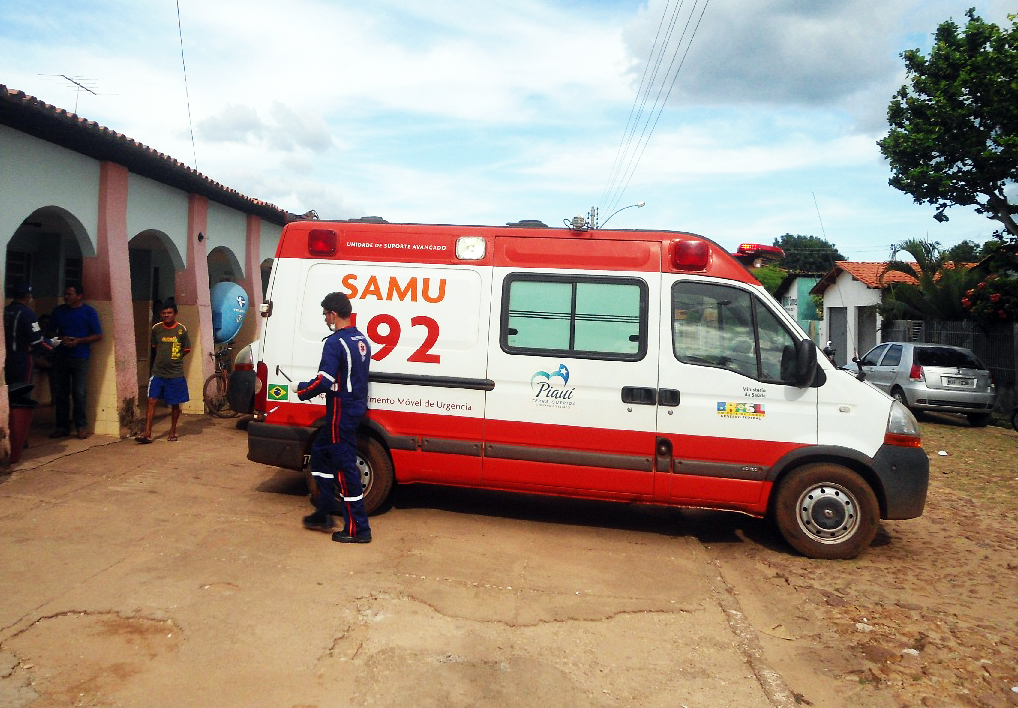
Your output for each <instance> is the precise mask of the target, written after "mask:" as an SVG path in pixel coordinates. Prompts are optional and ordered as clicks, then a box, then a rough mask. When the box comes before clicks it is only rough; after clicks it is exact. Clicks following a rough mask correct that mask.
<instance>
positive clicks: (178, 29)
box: [177, 0, 198, 172]
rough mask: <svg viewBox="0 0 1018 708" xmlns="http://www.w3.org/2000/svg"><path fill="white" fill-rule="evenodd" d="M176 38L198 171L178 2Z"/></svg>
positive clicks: (188, 121)
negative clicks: (178, 44) (178, 38)
mask: <svg viewBox="0 0 1018 708" xmlns="http://www.w3.org/2000/svg"><path fill="white" fill-rule="evenodd" d="M177 36H178V37H180V66H181V67H182V68H183V70H184V97H185V98H186V99H187V127H188V130H190V131H191V153H192V155H193V156H194V171H195V172H197V171H198V150H197V148H196V147H195V145H194V125H193V123H192V122H191V94H190V92H189V91H188V90H187V63H186V62H185V61H184V30H183V29H182V27H181V24H180V0H177Z"/></svg>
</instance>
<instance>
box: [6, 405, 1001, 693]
mask: <svg viewBox="0 0 1018 708" xmlns="http://www.w3.org/2000/svg"><path fill="white" fill-rule="evenodd" d="M182 433H183V437H182V438H181V441H180V442H178V443H169V442H167V441H166V440H165V438H161V439H158V440H157V441H156V443H155V444H153V445H149V446H144V447H142V446H137V445H135V444H134V443H133V442H130V441H116V440H112V439H108V440H101V439H99V440H95V439H93V440H91V441H89V444H88V445H80V444H79V443H78V442H77V441H73V442H66V443H64V444H63V446H62V447H58V448H46V447H45V445H40V446H37V447H33V448H30V452H31V454H28V453H26V457H25V459H24V460H23V463H22V465H21V466H20V469H16V470H15V471H14V472H13V473H12V474H11V475H10V476H9V477H7V478H6V479H4V480H3V481H2V483H0V538H3V539H4V543H3V544H2V546H0V554H2V567H3V568H4V569H5V572H4V573H3V576H2V579H0V596H2V597H3V598H4V602H3V603H0V705H5V706H50V705H53V706H63V705H68V706H69V705H83V706H205V705H217V706H293V707H298V706H299V707H310V706H322V707H324V706H343V705H359V706H397V705H399V706H404V705H419V706H450V705H453V706H467V705H470V706H476V705H480V706H530V705H542V706H549V705H550V706H559V705H561V706H618V705H631V706H690V707H692V706H740V707H746V706H761V707H763V708H766V707H768V706H773V705H776V706H781V707H782V708H784V706H791V705H809V704H812V705H817V706H834V707H837V706H860V705H865V706H877V707H879V706H897V705H909V704H908V703H903V702H902V698H901V696H902V695H904V694H901V693H900V692H897V691H896V690H895V689H894V688H893V686H892V685H891V684H890V683H888V682H887V681H884V682H881V681H880V680H873V679H872V678H870V676H871V674H869V673H866V672H867V671H868V670H870V669H872V667H873V666H877V664H876V663H874V661H873V660H874V659H880V656H878V655H875V654H873V655H867V654H866V652H865V650H864V648H861V645H860V644H859V643H858V642H848V641H844V640H843V639H842V635H841V634H840V633H839V628H840V627H841V625H839V624H837V623H836V622H835V621H834V620H833V619H832V616H831V615H830V614H829V611H830V612H833V611H834V610H835V609H838V608H835V607H833V606H832V605H831V604H829V602H828V600H829V598H830V597H835V596H837V592H838V587H839V586H838V584H837V583H834V584H833V587H825V586H824V585H826V582H827V578H828V577H830V576H831V575H833V574H837V573H839V572H843V570H844V569H845V568H846V567H847V564H836V563H826V564H824V563H820V564H818V563H817V562H815V561H807V560H806V559H803V558H800V557H798V556H796V555H794V554H793V553H792V552H791V551H790V550H789V549H788V548H787V547H786V546H785V545H784V544H783V543H782V542H781V541H780V540H779V539H778V537H777V535H776V534H775V533H774V532H773V531H771V530H770V528H769V527H768V526H767V525H766V524H765V523H763V522H760V521H757V520H754V519H750V518H747V517H742V516H738V515H733V514H723V513H713V512H698V511H678V510H668V509H654V508H643V507H628V506H623V505H609V504H600V503H586V502H572V501H563V500H549V499H538V498H528V497H519V496H513V495H502V494H481V493H474V492H467V491H459V490H442V489H437V488H428V487H421V488H410V489H408V490H400V492H399V493H398V495H397V497H396V499H395V504H394V506H393V508H392V509H390V510H389V511H387V512H386V513H384V514H382V515H380V516H377V517H375V519H374V520H373V529H374V533H375V541H374V542H373V543H372V544H370V545H368V546H355V547H350V546H345V545H341V544H334V543H332V542H331V540H330V539H329V537H328V536H327V535H324V534H320V533H314V532H308V531H305V530H303V529H301V528H300V525H299V519H300V517H301V516H302V515H303V514H305V513H307V511H308V510H309V507H308V506H307V502H306V500H305V497H303V496H302V494H301V492H302V481H301V480H300V479H299V478H298V477H295V476H294V475H292V474H290V473H287V472H282V471H278V470H273V469H270V468H266V467H263V466H259V465H254V464H252V463H249V462H247V461H246V460H245V459H244V452H245V443H244V434H243V433H242V432H240V431H237V430H235V429H234V428H233V426H232V422H231V421H213V420H210V419H205V418H198V417H188V418H186V420H185V421H184V423H183V426H182ZM76 446H77V447H76ZM905 523H907V522H899V524H896V525H894V526H892V527H891V530H890V532H889V534H888V533H885V534H884V535H883V536H882V538H883V539H884V540H883V541H882V542H883V543H884V544H885V545H884V546H883V547H882V548H876V549H874V550H873V551H872V552H871V553H868V554H866V556H864V559H877V560H878V561H879V559H880V558H883V557H886V554H887V549H889V548H894V547H895V546H900V547H899V549H898V553H903V552H908V550H909V546H908V543H909V541H908V539H907V538H906V539H905V540H904V541H902V542H901V544H899V542H898V540H897V537H896V534H897V533H899V531H898V529H899V528H903V529H907V528H908V527H905V526H904V524H905ZM905 533H906V535H907V533H910V532H908V531H906V532H905ZM870 562H871V560H863V561H862V562H861V563H862V565H860V564H859V563H854V562H853V563H854V565H853V566H851V567H852V568H858V567H863V568H868V567H871V566H867V565H865V564H866V563H870ZM882 563H883V562H882V561H879V562H877V563H876V564H875V565H873V566H872V567H873V568H874V570H875V571H876V570H879V571H881V572H882V571H883V570H884V568H883V567H882ZM839 568H840V569H841V571H839ZM853 572H854V571H853ZM813 577H816V578H822V579H823V581H824V582H822V583H813V582H812V581H811V580H810V579H811V578H813ZM852 587H853V588H855V587H856V586H855V585H853V586H852ZM824 593H828V595H825V594H824ZM842 594H843V595H845V597H842V598H841V602H842V603H843V604H842V605H840V608H841V609H844V608H845V607H849V606H851V605H850V603H851V602H852V601H853V600H854V599H855V596H854V595H851V594H846V593H842ZM830 602H833V603H835V604H837V602H838V601H837V600H830ZM852 607H854V606H852ZM878 629H879V628H878ZM887 651H889V652H890V651H892V650H891V649H887ZM892 653H893V652H892ZM871 654H872V652H871ZM905 658H907V659H909V660H910V659H911V658H912V657H911V656H910V655H905ZM1016 683H1018V682H1016ZM993 695H1004V694H1000V693H999V692H997V693H994V694H993ZM1004 698H1005V699H1007V696H1006V695H1004ZM945 705H947V704H945ZM976 705H979V704H976ZM990 705H992V704H990ZM1002 705H1011V704H1010V703H1004V704H1002Z"/></svg>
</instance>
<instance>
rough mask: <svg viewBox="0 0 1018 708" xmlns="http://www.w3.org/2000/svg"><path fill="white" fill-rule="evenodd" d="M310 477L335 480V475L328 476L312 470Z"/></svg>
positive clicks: (326, 473) (325, 473)
mask: <svg viewBox="0 0 1018 708" xmlns="http://www.w3.org/2000/svg"><path fill="white" fill-rule="evenodd" d="M311 476H312V477H324V478H325V479H336V475H334V474H329V473H328V472H315V471H314V470H311Z"/></svg>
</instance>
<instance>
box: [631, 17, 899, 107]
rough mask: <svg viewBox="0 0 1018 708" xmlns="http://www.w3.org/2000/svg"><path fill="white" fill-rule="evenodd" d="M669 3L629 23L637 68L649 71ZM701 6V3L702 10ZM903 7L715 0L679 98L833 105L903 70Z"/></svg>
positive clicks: (677, 94)
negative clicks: (894, 47) (898, 53)
mask: <svg viewBox="0 0 1018 708" xmlns="http://www.w3.org/2000/svg"><path fill="white" fill-rule="evenodd" d="M666 5H667V6H668V8H669V11H671V9H672V8H674V7H675V5H676V3H674V2H673V1H672V0H650V3H649V5H648V6H647V8H646V9H644V10H643V11H642V12H641V13H639V15H638V16H637V18H636V19H635V20H634V21H633V22H632V23H631V24H630V25H629V26H628V27H627V28H626V32H625V39H626V43H627V46H628V48H629V51H630V53H631V56H632V57H633V59H634V61H635V62H636V64H635V69H636V71H638V72H641V73H642V72H643V70H644V66H645V65H646V62H647V58H648V56H649V55H650V48H651V45H652V42H653V40H654V37H655V36H656V33H657V29H656V28H657V25H658V23H659V21H660V18H661V16H662V14H663V12H664V9H665V7H666ZM686 6H687V7H686V8H685V9H684V10H683V13H685V14H684V15H683V16H682V17H681V18H680V21H679V24H678V30H677V31H676V32H675V33H673V35H672V40H671V42H670V44H669V45H668V51H669V52H671V51H674V49H675V48H676V46H678V44H679V33H680V32H681V30H682V27H683V26H684V24H683V23H684V22H685V19H686V16H687V15H689V14H690V13H689V7H688V6H689V3H686ZM702 8H703V5H702V4H699V5H698V9H696V15H697V16H698V15H699V11H700V10H701V9H702ZM902 10H903V7H902V3H900V2H898V3H895V2H889V3H886V2H885V3H874V2H872V0H839V1H838V2H803V1H802V0H731V1H730V2H725V3H719V2H715V3H713V4H710V5H709V6H708V7H707V9H706V12H705V13H704V16H703V20H702V22H700V24H699V28H698V30H697V32H696V34H695V37H694V38H693V40H692V44H691V49H690V52H689V55H688V58H687V60H686V62H685V64H684V65H683V67H682V71H681V74H680V75H679V78H678V81H677V82H676V84H675V92H674V93H673V98H675V99H676V100H678V101H681V102H683V103H686V104H689V103H691V102H695V103H703V104H711V103H715V104H716V103H722V104H732V103H736V104H737V103H770V104H778V103H784V104H787V103H795V104H800V105H830V104H831V103H833V102H836V101H838V100H841V99H844V98H845V97H847V96H851V95H852V94H853V93H855V92H857V91H860V90H864V89H866V88H867V87H869V86H871V85H872V84H873V83H875V82H881V81H883V80H885V79H887V77H888V76H890V75H892V74H893V73H894V72H895V71H896V70H897V68H898V65H897V63H896V62H895V57H894V55H893V54H891V53H888V52H887V46H888V45H889V44H890V43H891V40H892V38H893V35H894V34H895V33H896V32H897V31H898V30H899V20H900V16H901V14H902ZM696 19H697V17H696V16H694V17H693V23H692V24H695V22H696ZM691 32H692V29H690V31H689V32H687V35H686V39H685V40H684V41H685V42H686V43H688V42H689V36H690V34H691ZM660 46H661V43H660V42H659V49H660ZM669 56H670V54H669ZM666 61H667V60H666ZM636 76H639V74H637V75H636ZM634 78H635V77H634Z"/></svg>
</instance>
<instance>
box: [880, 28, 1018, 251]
mask: <svg viewBox="0 0 1018 708" xmlns="http://www.w3.org/2000/svg"><path fill="white" fill-rule="evenodd" d="M966 15H967V16H968V23H967V24H966V26H965V29H964V31H962V30H961V29H960V28H959V27H958V25H957V24H955V23H954V22H953V21H952V20H947V21H946V22H943V23H942V24H941V25H940V26H939V27H938V28H937V32H936V35H935V44H934V46H933V48H932V49H931V51H930V55H929V56H928V57H926V56H923V54H922V53H921V52H920V51H919V50H918V49H913V50H909V51H906V52H904V53H903V54H902V55H901V56H902V58H903V59H904V60H905V67H906V70H907V76H908V83H906V84H905V85H904V86H902V87H901V88H900V89H899V90H898V92H897V93H896V94H895V96H894V99H893V100H892V101H891V104H890V106H889V107H888V109H887V119H888V123H889V124H890V127H891V129H890V132H888V134H887V136H886V137H884V138H883V139H882V140H880V141H878V143H877V144H878V145H879V146H880V151H881V152H882V153H883V154H884V157H886V158H887V159H888V161H889V162H890V165H891V172H892V176H891V179H890V180H889V183H890V185H891V186H893V187H896V188H897V189H900V190H901V191H903V192H906V193H908V194H911V195H912V196H913V197H914V198H915V201H916V203H918V204H933V205H935V206H936V208H937V213H936V214H935V216H934V218H935V219H937V220H938V221H946V220H947V215H946V214H945V213H944V212H945V210H946V209H947V208H948V207H949V206H952V205H959V206H974V207H975V208H976V212H978V213H980V214H985V215H986V217H987V218H989V219H994V220H996V221H999V222H1000V223H1001V224H1002V225H1003V230H1002V231H1000V232H998V234H999V235H1001V236H1003V235H1004V234H1005V233H1006V234H1008V235H1009V236H1010V237H1011V238H1018V223H1016V221H1015V216H1016V214H1018V207H1016V206H1012V205H1011V204H1010V203H1009V202H1008V198H1007V191H1009V190H1010V189H1011V188H1012V187H1013V186H1014V185H1015V184H1016V182H1018V81H1016V80H1015V77H1018V25H1016V20H1015V18H1014V17H1013V16H1012V17H1010V18H1009V19H1010V20H1011V25H1010V26H1005V27H1004V28H1003V29H1001V28H1000V27H998V26H997V25H995V24H992V23H988V22H985V21H984V20H983V19H982V18H980V17H979V16H977V15H976V14H975V10H974V9H970V10H969V11H968V12H967V13H966Z"/></svg>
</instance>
